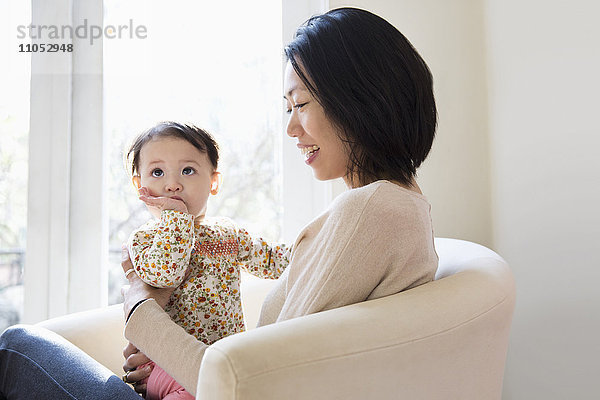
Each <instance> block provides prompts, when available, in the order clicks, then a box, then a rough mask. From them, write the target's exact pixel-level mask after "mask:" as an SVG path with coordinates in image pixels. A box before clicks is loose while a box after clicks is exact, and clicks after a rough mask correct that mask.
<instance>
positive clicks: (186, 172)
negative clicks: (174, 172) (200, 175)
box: [181, 167, 196, 175]
mask: <svg viewBox="0 0 600 400" xmlns="http://www.w3.org/2000/svg"><path fill="white" fill-rule="evenodd" d="M195 172H196V170H195V169H194V168H192V167H185V168H184V169H182V170H181V175H193V174H194V173H195Z"/></svg>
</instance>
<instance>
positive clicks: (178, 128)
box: [125, 121, 219, 176]
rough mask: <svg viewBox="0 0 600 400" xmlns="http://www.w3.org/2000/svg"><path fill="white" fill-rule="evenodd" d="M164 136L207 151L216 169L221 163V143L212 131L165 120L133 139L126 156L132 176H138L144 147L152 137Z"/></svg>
mask: <svg viewBox="0 0 600 400" xmlns="http://www.w3.org/2000/svg"><path fill="white" fill-rule="evenodd" d="M164 137H175V138H179V139H183V140H185V141H187V142H189V143H190V144H192V145H193V146H194V147H195V148H197V149H198V150H200V152H201V153H206V155H207V156H208V160H209V161H210V163H211V164H212V166H213V168H214V170H216V169H217V166H218V164H219V145H218V144H217V142H216V141H215V139H214V138H213V137H212V135H211V134H210V133H208V132H207V131H205V130H204V129H201V128H198V127H197V126H195V125H191V124H181V123H179V122H173V121H164V122H159V123H158V124H156V125H154V126H153V127H152V128H150V129H147V130H145V131H144V132H142V133H141V134H139V135H138V136H137V137H136V138H135V139H134V140H133V143H132V144H131V147H130V148H129V151H128V152H127V155H126V157H125V161H126V164H127V166H128V169H129V170H130V171H131V176H136V175H137V174H138V173H139V168H140V152H141V151H142V147H144V145H145V144H146V143H148V142H149V141H151V140H152V139H155V138H164Z"/></svg>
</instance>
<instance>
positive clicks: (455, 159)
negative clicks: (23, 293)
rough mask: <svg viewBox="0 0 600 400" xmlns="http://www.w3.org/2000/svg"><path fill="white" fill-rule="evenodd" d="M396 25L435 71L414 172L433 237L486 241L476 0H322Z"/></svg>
mask: <svg viewBox="0 0 600 400" xmlns="http://www.w3.org/2000/svg"><path fill="white" fill-rule="evenodd" d="M329 6H330V8H337V7H344V6H354V7H358V8H364V9H367V10H369V11H371V12H374V13H376V14H378V15H380V16H382V17H383V18H385V19H387V20H388V21H389V22H390V23H392V24H393V25H394V26H396V27H397V28H398V29H399V30H400V31H401V32H402V33H403V34H404V35H405V36H406V37H407V38H408V40H410V41H411V43H412V44H413V45H414V46H415V48H416V49H417V51H418V52H419V54H421V56H422V57H423V58H424V59H425V61H426V62H427V64H428V65H429V68H430V69H431V71H432V73H433V77H434V90H435V95H436V102H437V106H438V113H439V124H438V130H437V138H436V140H435V143H434V147H433V149H432V152H431V154H430V156H429V158H428V159H427V160H426V161H425V163H424V164H423V166H422V167H421V169H420V170H419V171H418V173H419V176H418V183H419V185H420V186H421V189H422V190H423V192H424V193H425V195H426V196H427V199H428V200H429V202H430V203H431V206H432V217H433V220H434V226H435V234H436V236H443V237H454V238H460V239H466V240H471V241H474V242H477V243H481V244H484V245H486V246H491V245H492V228H491V209H490V204H491V202H490V182H489V175H490V170H489V161H488V160H489V144H488V137H489V135H488V132H487V129H488V127H487V114H486V113H487V103H486V101H487V100H486V81H485V79H486V76H485V65H484V62H485V59H484V57H483V56H482V54H484V45H485V42H484V38H485V35H484V26H483V3H482V2H481V1H479V0H454V1H442V0H396V1H393V0H362V1H352V2H344V1H336V0H330V1H329Z"/></svg>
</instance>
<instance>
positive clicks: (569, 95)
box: [330, 0, 600, 400]
mask: <svg viewBox="0 0 600 400" xmlns="http://www.w3.org/2000/svg"><path fill="white" fill-rule="evenodd" d="M345 5H353V6H357V7H361V8H366V9H368V10H370V11H373V12H375V13H377V14H379V15H381V16H382V17H384V18H386V19H387V20H388V21H390V22H392V23H393V24H394V25H395V26H396V27H398V28H399V29H400V30H401V31H402V32H403V33H404V34H405V35H406V36H407V37H408V38H409V40H411V41H412V43H413V44H414V45H415V47H416V48H417V49H418V50H419V52H420V53H421V54H422V55H423V56H424V58H425V60H426V61H427V62H428V64H429V66H430V68H431V70H432V72H433V75H434V79H435V90H436V95H437V101H438V107H439V113H440V125H439V129H438V138H437V140H436V144H435V147H434V150H433V152H432V154H431V156H430V159H429V160H428V162H427V164H426V165H425V166H424V167H423V168H422V170H421V172H420V179H419V183H420V184H421V186H422V188H423V190H424V192H425V194H426V195H427V197H428V198H429V200H430V201H431V203H432V206H433V218H434V225H435V227H436V235H438V236H451V237H459V238H466V239H469V240H473V241H476V242H479V243H483V244H487V245H488V246H490V247H492V248H494V249H495V250H496V251H498V252H499V253H500V254H501V255H502V256H503V257H505V258H506V259H507V261H508V262H509V263H510V265H511V267H512V269H513V272H514V274H515V277H516V282H517V306H516V310H515V315H514V320H513V326H512V331H511V342H510V348H509V355H508V360H507V367H506V374H505V385H504V394H503V398H504V399H505V400H516V399H518V400H521V399H534V400H535V399H545V400H546V399H549V400H552V399H591V398H598V388H597V385H596V381H597V375H598V372H599V371H600V368H599V367H598V365H599V362H600V361H599V360H600V344H599V343H600V340H599V338H600V289H599V287H598V286H599V285H600V259H599V257H598V255H597V252H594V250H595V249H596V248H597V247H598V246H600V211H599V209H598V208H599V206H600V154H599V153H600V150H599V149H600V128H599V124H598V122H597V120H596V118H595V115H598V113H599V112H600V97H599V96H600V23H598V21H599V20H600V19H599V18H600V3H599V2H597V1H595V0H587V1H586V0H575V1H570V2H567V1H560V0H551V1H542V0H537V1H535V0H525V1H524V0H455V1H444V0H396V1H394V0H371V1H369V0H363V1H354V2H342V1H334V0H331V1H330V7H331V8H335V7H341V6H345ZM488 110H489V111H488Z"/></svg>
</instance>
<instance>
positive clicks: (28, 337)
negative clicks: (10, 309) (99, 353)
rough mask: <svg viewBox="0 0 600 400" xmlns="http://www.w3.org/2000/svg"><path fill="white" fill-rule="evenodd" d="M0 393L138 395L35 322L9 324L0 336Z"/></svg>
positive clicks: (133, 399) (57, 397) (97, 399)
mask: <svg viewBox="0 0 600 400" xmlns="http://www.w3.org/2000/svg"><path fill="white" fill-rule="evenodd" d="M0 399H1V400H4V399H10V400H13V399H28V400H31V399H53V400H62V399H70V400H72V399H78V400H79V399H90V400H102V399H124V400H141V397H140V396H139V395H138V394H137V393H136V392H135V391H134V390H133V389H132V388H131V387H130V386H128V385H126V384H125V383H123V381H122V380H121V378H119V377H117V376H116V375H113V374H112V372H110V371H109V370H108V369H107V368H105V367H104V366H102V365H101V364H100V363H98V362H96V361H95V360H94V359H93V358H91V357H90V356H88V355H87V354H85V353H84V352H83V351H81V350H80V349H79V348H77V347H76V346H74V345H73V344H71V343H70V342H69V341H67V340H65V339H64V338H63V337H61V336H60V335H57V334H56V333H54V332H51V331H49V330H47V329H44V328H40V327H36V326H26V325H15V326H13V327H11V328H8V329H7V330H5V331H4V333H3V334H2V336H0Z"/></svg>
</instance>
